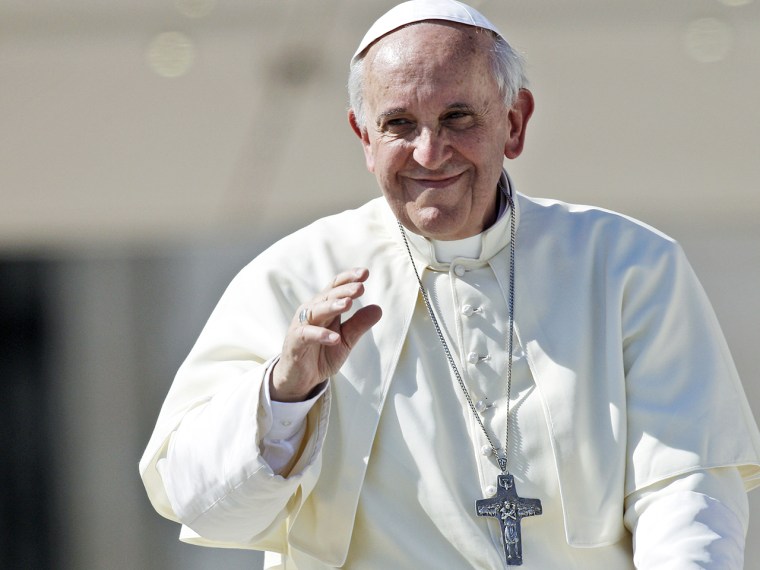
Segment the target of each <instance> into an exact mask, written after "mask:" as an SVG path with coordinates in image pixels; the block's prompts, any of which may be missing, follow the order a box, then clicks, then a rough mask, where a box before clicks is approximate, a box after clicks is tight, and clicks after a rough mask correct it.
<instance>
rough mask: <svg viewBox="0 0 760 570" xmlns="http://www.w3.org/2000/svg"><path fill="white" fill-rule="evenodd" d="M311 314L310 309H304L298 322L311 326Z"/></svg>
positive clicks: (299, 315) (299, 314)
mask: <svg viewBox="0 0 760 570" xmlns="http://www.w3.org/2000/svg"><path fill="white" fill-rule="evenodd" d="M310 312H311V311H310V310H309V308H308V307H304V308H303V309H301V312H300V313H298V322H299V323H301V324H302V325H303V324H311V323H310V322H309V316H310V315H309V313H310Z"/></svg>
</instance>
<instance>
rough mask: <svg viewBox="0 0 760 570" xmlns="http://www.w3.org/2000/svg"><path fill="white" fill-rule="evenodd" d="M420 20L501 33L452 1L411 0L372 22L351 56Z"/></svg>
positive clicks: (470, 9) (478, 16) (477, 13)
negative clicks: (442, 21)
mask: <svg viewBox="0 0 760 570" xmlns="http://www.w3.org/2000/svg"><path fill="white" fill-rule="evenodd" d="M422 20H447V21H449V22H457V23H460V24H467V25H469V26H476V27H478V28H483V29H485V30H491V31H493V32H495V33H497V34H498V35H500V36H501V32H499V30H497V29H496V26H494V25H493V24H492V23H491V22H489V21H488V19H487V18H486V17H485V16H483V14H481V13H480V12H478V11H477V10H475V9H474V8H472V7H470V6H467V5H465V4H462V3H461V2H456V1H455V0H410V1H409V2H403V3H401V4H398V5H397V6H394V7H393V8H391V9H390V10H388V11H387V12H386V13H385V14H383V15H382V16H380V18H378V19H377V21H375V23H374V24H372V26H371V27H370V29H369V30H367V33H366V34H365V35H364V37H363V38H362V41H361V42H359V47H358V48H357V49H356V52H355V53H354V55H353V58H352V61H353V60H354V59H356V58H357V56H359V55H360V54H361V53H362V52H363V51H364V50H365V49H367V47H369V45H370V44H372V43H373V42H374V41H376V40H378V39H380V38H381V37H383V36H384V35H386V34H388V33H390V32H392V31H393V30H396V29H398V28H400V27H401V26H405V25H407V24H412V23H414V22H421V21H422Z"/></svg>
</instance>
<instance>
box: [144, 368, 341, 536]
mask: <svg viewBox="0 0 760 570" xmlns="http://www.w3.org/2000/svg"><path fill="white" fill-rule="evenodd" d="M267 368H269V366H265V367H263V369H261V370H259V371H256V372H255V373H252V374H249V375H246V376H242V377H241V378H240V379H239V380H237V381H235V382H230V383H229V384H228V385H226V386H225V387H224V388H223V389H221V390H218V391H217V392H216V393H215V394H214V396H213V398H210V399H209V400H208V401H206V402H204V403H203V404H202V405H199V406H196V407H195V408H193V409H191V410H189V411H188V412H186V413H185V414H184V416H183V419H182V422H181V423H180V424H179V426H178V427H177V428H176V430H175V431H174V432H173V434H172V436H171V439H170V441H169V444H168V447H167V451H166V455H165V457H163V458H161V459H159V460H158V462H157V464H156V469H157V470H158V472H159V474H160V476H161V479H162V483H163V485H164V487H165V489H166V495H167V500H168V501H169V503H170V505H171V508H172V510H173V512H174V513H175V515H176V519H177V520H178V521H179V522H181V523H182V524H184V525H185V526H186V527H188V528H189V529H191V530H192V531H193V532H194V533H196V534H197V535H199V536H200V537H202V538H203V540H204V541H205V542H204V544H208V543H209V541H211V542H218V543H225V544H227V545H230V544H231V543H236V544H248V543H250V542H252V541H259V540H266V539H267V538H266V537H268V536H269V534H270V532H272V531H274V530H275V529H277V528H278V525H279V523H280V522H281V521H282V520H284V519H285V518H286V517H287V516H289V514H291V513H292V512H293V510H294V509H297V508H298V505H299V502H298V501H292V500H291V499H293V498H294V497H296V496H298V497H299V501H300V497H301V496H302V495H301V494H298V493H297V492H298V490H299V488H300V489H302V490H303V494H306V495H308V493H309V492H310V490H311V488H313V485H314V483H315V481H316V479H317V477H318V474H319V470H320V468H321V449H322V444H323V442H324V437H325V431H326V428H327V420H328V415H329V408H330V398H329V390H326V391H325V394H323V395H322V397H321V398H318V400H319V403H317V404H315V405H314V406H313V408H312V412H309V417H308V418H307V419H306V421H305V422H302V423H304V424H305V425H304V429H303V430H300V429H298V430H297V431H304V432H305V435H304V434H303V433H302V434H301V435H300V436H299V437H301V440H302V441H301V444H300V445H299V447H298V449H297V453H296V455H295V457H294V458H293V461H292V465H289V466H288V467H287V472H286V471H283V473H282V474H278V473H274V472H273V470H272V468H271V466H270V465H269V464H268V463H267V462H266V460H265V459H264V457H263V455H262V452H261V447H262V442H263V440H264V438H265V435H264V434H267V433H269V432H270V431H271V430H272V429H274V433H275V434H276V433H278V430H279V429H280V428H285V426H282V425H281V424H280V426H279V427H278V428H274V427H273V423H274V422H273V420H274V418H273V417H272V416H269V418H268V420H266V421H265V418H264V415H265V414H263V413H262V402H261V401H260V400H261V395H262V394H263V393H264V389H263V388H262V384H266V382H267V380H268V377H267V376H266V370H267ZM288 427H289V426H288Z"/></svg>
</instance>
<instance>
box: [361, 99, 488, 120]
mask: <svg viewBox="0 0 760 570" xmlns="http://www.w3.org/2000/svg"><path fill="white" fill-rule="evenodd" d="M454 109H465V110H468V111H472V110H473V108H472V105H470V104H469V103H451V104H450V105H447V106H446V109H444V110H445V111H452V110H454ZM406 112H407V110H406V107H395V108H393V109H388V110H387V111H383V112H382V113H380V114H379V115H378V116H377V119H375V124H376V125H380V124H381V123H382V121H383V119H385V118H387V117H392V116H394V115H403V114H404V113H406Z"/></svg>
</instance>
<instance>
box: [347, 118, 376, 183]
mask: <svg viewBox="0 0 760 570" xmlns="http://www.w3.org/2000/svg"><path fill="white" fill-rule="evenodd" d="M348 123H349V124H350V125H351V129H352V130H353V131H354V133H355V134H356V136H357V137H359V140H360V141H362V149H363V150H364V163H365V164H366V165H367V170H369V171H370V172H372V173H374V172H375V157H374V156H373V155H372V144H371V143H370V140H369V134H368V133H367V129H366V128H365V127H360V126H359V123H358V122H357V120H356V114H355V113H354V110H353V109H349V110H348Z"/></svg>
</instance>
